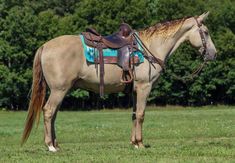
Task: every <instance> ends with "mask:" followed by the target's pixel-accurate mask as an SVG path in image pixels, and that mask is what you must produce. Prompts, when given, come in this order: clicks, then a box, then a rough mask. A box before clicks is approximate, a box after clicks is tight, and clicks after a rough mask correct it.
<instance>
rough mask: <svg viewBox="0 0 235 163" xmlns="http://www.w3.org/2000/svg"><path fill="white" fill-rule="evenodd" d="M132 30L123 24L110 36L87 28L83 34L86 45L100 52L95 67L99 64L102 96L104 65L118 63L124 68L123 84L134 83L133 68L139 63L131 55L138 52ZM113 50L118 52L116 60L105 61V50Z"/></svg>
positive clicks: (101, 92) (102, 92)
mask: <svg viewBox="0 0 235 163" xmlns="http://www.w3.org/2000/svg"><path fill="white" fill-rule="evenodd" d="M133 33H134V32H133V30H132V28H131V27H130V26H129V25H128V24H126V23H122V24H121V25H120V28H119V31H118V32H116V33H114V34H112V35H109V36H102V35H100V34H99V33H98V32H97V31H96V30H95V29H93V28H87V29H86V32H82V35H83V36H84V41H85V43H86V45H88V46H91V47H94V48H96V49H97V50H98V52H99V53H98V56H95V67H96V69H97V64H99V68H100V70H99V72H100V96H101V97H102V96H103V95H104V63H116V64H117V65H118V66H120V67H121V68H122V70H123V71H122V76H121V79H120V80H121V82H122V83H131V82H132V81H133V68H134V66H132V65H133V64H135V63H138V57H135V56H134V55H131V54H132V53H133V52H134V51H138V50H139V49H138V45H137V41H136V39H135V38H134V37H133ZM106 48H111V49H116V50H117V51H118V56H117V57H115V58H110V59H104V57H103V49H106Z"/></svg>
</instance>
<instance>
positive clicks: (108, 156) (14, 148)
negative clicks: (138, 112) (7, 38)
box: [0, 106, 235, 163]
mask: <svg viewBox="0 0 235 163" xmlns="http://www.w3.org/2000/svg"><path fill="white" fill-rule="evenodd" d="M25 117H26V112H6V111H0V162H24V163H25V162H44V163H45V162H85V163H86V162H128V163H129V162H141V163H142V162H144V163H145V162H190V163H191V162H235V107H226V106H220V107H202V108H181V107H169V108H147V110H146V116H145V123H144V142H145V144H148V145H150V148H146V149H134V148H133V147H132V146H130V145H129V137H130V129H131V110H125V111H120V110H114V111H109V110H104V111H91V112H59V113H58V117H57V122H56V129H57V138H58V140H59V143H60V147H61V148H62V149H61V150H60V151H59V152H57V153H49V152H48V151H47V149H46V148H45V146H44V143H43V127H42V126H43V125H42V120H41V123H40V126H39V128H38V129H37V130H33V133H32V135H31V136H30V138H29V140H28V142H27V143H26V144H25V145H24V146H23V147H20V145H19V144H20V138H21V134H22V130H23V125H24V119H25Z"/></svg>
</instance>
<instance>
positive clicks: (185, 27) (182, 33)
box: [140, 18, 195, 61]
mask: <svg viewBox="0 0 235 163" xmlns="http://www.w3.org/2000/svg"><path fill="white" fill-rule="evenodd" d="M194 24H195V20H194V18H188V19H186V20H185V21H184V23H183V24H182V26H181V28H180V29H178V31H177V32H175V34H173V36H171V37H169V38H167V39H166V38H163V37H161V36H159V35H157V34H156V35H154V36H152V37H151V38H146V37H144V36H142V39H143V42H144V43H145V45H146V46H147V47H148V48H149V50H150V51H151V52H152V53H153V54H154V55H155V57H157V58H160V59H162V60H163V61H165V60H166V58H167V57H168V56H170V55H171V54H172V53H174V51H175V50H176V49H177V48H178V47H179V46H180V45H181V43H183V42H185V41H186V40H188V34H189V32H190V29H191V28H192V27H193V25H194ZM140 37H141V36H140Z"/></svg>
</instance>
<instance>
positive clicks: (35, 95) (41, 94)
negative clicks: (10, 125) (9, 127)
mask: <svg viewBox="0 0 235 163" xmlns="http://www.w3.org/2000/svg"><path fill="white" fill-rule="evenodd" d="M42 50H43V47H40V48H39V49H38V50H37V52H36V55H35V57H34V63H33V84H32V88H31V89H32V92H31V98H30V102H29V107H28V115H27V119H26V123H25V128H24V132H23V135H22V139H21V145H23V144H24V143H25V142H26V141H27V139H28V137H29V135H30V132H31V130H32V128H33V125H34V122H35V119H36V122H37V126H38V124H39V120H40V112H41V110H42V107H43V105H44V101H45V96H46V81H45V79H44V76H43V71H42V65H41V55H42Z"/></svg>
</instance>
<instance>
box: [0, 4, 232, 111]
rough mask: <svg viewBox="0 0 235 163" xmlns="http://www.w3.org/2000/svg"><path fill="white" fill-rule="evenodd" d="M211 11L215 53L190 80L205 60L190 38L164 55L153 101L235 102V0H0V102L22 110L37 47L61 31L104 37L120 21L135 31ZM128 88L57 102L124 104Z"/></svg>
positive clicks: (73, 94) (75, 93)
mask: <svg viewBox="0 0 235 163" xmlns="http://www.w3.org/2000/svg"><path fill="white" fill-rule="evenodd" d="M206 11H210V15H209V17H208V19H207V21H206V23H205V24H206V26H207V27H208V28H209V31H210V35H211V37H212V39H213V41H214V44H215V46H216V49H217V51H218V54H217V59H216V61H213V62H210V63H208V64H207V66H206V67H205V68H204V69H203V70H202V72H201V73H200V75H198V76H197V77H196V78H195V79H194V80H179V79H178V78H176V76H185V75H189V74H190V73H192V72H193V70H194V69H196V68H197V67H198V66H199V65H200V63H202V58H201V57H200V55H198V52H197V50H196V49H194V48H192V47H191V46H190V45H189V44H184V45H182V46H181V47H180V48H179V49H177V51H176V52H175V54H174V55H173V56H172V57H171V58H169V59H168V60H167V63H166V72H165V73H163V74H162V76H161V77H160V79H159V81H158V84H157V85H156V87H155V88H153V90H152V92H151V94H150V97H149V98H148V104H151V105H168V104H169V105H184V106H189V105H190V106H195V105H197V106H198V105H210V104H234V103H235V57H234V56H235V35H234V33H235V18H234V16H235V1H233V0H197V1H195V0H167V1H165V0H115V1H113V0H106V1H101V0H40V1H36V0H1V1H0V108H4V109H9V110H25V109H27V106H28V102H29V97H30V88H31V84H32V63H33V58H34V55H35V52H36V50H37V49H38V48H39V47H40V46H41V45H42V44H43V43H44V42H46V41H48V40H50V39H52V38H54V37H57V36H60V35H65V34H66V35H67V34H72V35H79V34H80V33H81V32H82V31H85V29H86V28H87V27H94V28H96V29H97V31H99V32H100V33H102V34H103V35H108V34H111V33H113V32H115V31H117V30H118V27H119V25H120V23H121V22H122V21H123V20H124V21H125V22H126V23H128V24H130V25H131V26H132V27H133V28H134V29H136V30H138V29H143V28H146V27H149V26H151V25H154V24H156V23H157V22H162V21H169V20H174V19H179V18H183V17H188V16H196V15H200V14H202V13H203V12H206ZM131 105H132V100H131V95H130V94H123V93H118V94H111V95H106V96H105V98H104V99H99V98H98V95H97V94H94V93H92V92H87V91H85V90H80V89H76V90H75V89H74V90H71V91H70V93H69V94H68V95H67V96H66V98H65V100H64V102H63V105H62V108H63V109H66V110H72V109H73V110H78V108H79V109H81V110H90V109H101V108H115V107H119V108H126V107H129V106H131Z"/></svg>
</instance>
